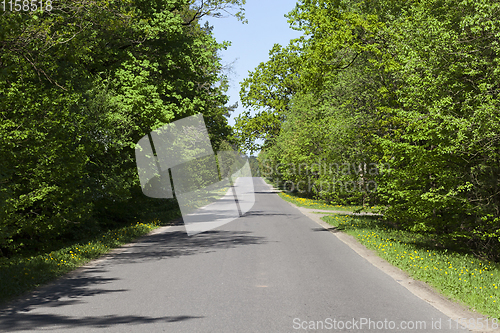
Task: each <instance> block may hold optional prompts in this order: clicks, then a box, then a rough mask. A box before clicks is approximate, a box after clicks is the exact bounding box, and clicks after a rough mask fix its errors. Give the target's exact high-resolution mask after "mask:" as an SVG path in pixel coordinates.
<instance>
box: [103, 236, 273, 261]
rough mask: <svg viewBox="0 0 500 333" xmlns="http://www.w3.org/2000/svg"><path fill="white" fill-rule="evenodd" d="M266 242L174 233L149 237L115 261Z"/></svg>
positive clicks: (201, 251)
mask: <svg viewBox="0 0 500 333" xmlns="http://www.w3.org/2000/svg"><path fill="white" fill-rule="evenodd" d="M265 242H266V241H265V239H264V237H257V236H252V235H251V232H249V231H225V230H211V231H206V232H203V233H200V234H197V235H195V236H188V235H187V234H186V232H185V231H173V232H165V233H161V234H156V235H151V236H148V237H147V238H145V239H144V240H142V241H141V242H139V243H137V244H135V246H134V247H132V248H131V249H130V250H128V251H126V252H122V253H120V254H117V255H116V256H115V257H114V258H113V260H114V262H116V263H121V264H129V263H134V262H144V261H146V260H162V259H165V258H168V257H181V256H187V255H194V254H198V253H206V252H211V251H213V250H215V249H227V248H235V247H238V246H244V245H255V244H263V243H265Z"/></svg>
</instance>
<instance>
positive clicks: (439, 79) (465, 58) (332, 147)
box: [238, 0, 500, 260]
mask: <svg viewBox="0 0 500 333" xmlns="http://www.w3.org/2000/svg"><path fill="white" fill-rule="evenodd" d="M499 14H500V4H498V3H495V2H491V1H485V0H484V1H483V0H471V1H459V2H457V1H452V0H444V1H441V0H439V1H438V0H419V1H412V2H397V1H392V0H365V1H333V0H302V1H299V2H298V4H297V6H296V8H295V9H294V10H293V11H291V12H290V13H289V14H288V18H289V22H290V24H291V26H292V28H294V29H297V30H300V31H303V33H304V36H303V37H302V38H300V39H298V40H296V41H294V43H292V44H291V45H300V47H296V48H294V49H290V50H287V49H280V52H288V53H289V54H290V56H289V57H288V58H292V56H293V59H298V61H297V62H291V61H289V62H283V63H284V64H285V68H283V67H277V66H274V63H273V61H272V60H270V61H269V62H268V63H266V64H261V65H260V66H259V67H258V68H257V69H256V71H255V72H254V73H251V74H250V76H249V78H247V79H246V80H245V81H244V82H243V83H242V91H244V92H245V94H243V95H242V97H245V98H246V97H252V98H250V99H248V103H247V105H246V106H247V107H252V108H255V109H257V108H259V107H262V106H263V105H265V104H263V101H268V100H270V99H269V98H267V97H266V96H267V95H266V94H267V92H268V91H270V90H269V89H268V88H267V86H266V85H265V84H262V83H261V81H263V80H261V79H260V78H261V77H265V78H268V79H269V78H273V71H274V74H275V75H276V76H277V77H282V73H287V68H286V66H288V70H289V71H291V72H292V73H293V75H292V76H291V78H292V79H293V82H294V83H295V85H294V87H295V89H294V90H293V91H291V92H290V94H283V92H284V91H286V90H285V88H286V87H287V81H285V80H283V79H280V80H277V81H274V82H273V81H271V80H268V82H272V83H273V85H272V87H273V89H274V90H273V91H276V92H279V94H276V95H275V96H276V98H277V99H278V100H279V101H281V102H282V103H281V104H279V108H276V106H275V105H278V104H273V107H268V109H269V110H273V111H274V110H277V109H279V118H277V119H279V120H277V121H273V120H272V119H266V117H262V116H261V113H257V114H256V116H254V117H251V116H250V114H251V112H250V111H249V112H248V113H247V114H246V115H245V116H244V117H243V118H242V119H241V122H240V123H239V124H238V126H239V133H241V135H242V138H241V139H240V142H245V145H244V148H247V149H248V147H251V144H249V143H248V141H252V140H254V139H255V138H266V141H265V143H266V144H265V145H264V147H263V151H262V152H261V153H260V154H259V160H260V163H261V170H269V171H270V172H269V174H267V176H269V177H271V178H275V179H278V180H280V181H281V182H282V183H284V182H287V181H288V182H289V183H290V184H293V185H294V186H293V187H294V188H295V190H297V187H298V186H297V184H304V183H306V184H308V186H307V191H306V193H304V194H305V195H309V196H313V197H317V198H321V199H323V200H327V201H331V202H334V203H337V204H350V203H356V204H361V205H374V204H383V205H385V206H386V211H385V214H384V216H385V218H386V219H388V220H391V221H393V222H394V223H397V224H398V225H399V226H401V227H404V228H407V229H408V230H415V231H417V230H420V231H430V232H436V233H441V234H448V235H451V237H453V239H454V240H455V241H457V242H461V243H464V244H467V245H468V246H470V247H471V248H473V249H474V251H475V254H476V255H478V256H487V257H489V258H492V259H495V260H498V259H499V257H498V253H500V252H499V250H500V224H499V223H500V222H499V221H500V196H499V193H500V187H499V186H500V183H499V180H498V179H499V175H500V163H499V162H500V161H499V147H500V145H499V144H500V143H499V140H498V138H500V135H499V134H500V133H499V128H500V122H499V121H500V117H499V111H498V110H500V105H499V102H500V100H499V93H500V86H499V82H500V77H499V75H500V66H499V62H500V61H499V59H500V49H499V48H500V43H499V42H500V25H499V22H498V20H497V17H498V15H499ZM281 58H283V59H287V57H286V56H285V55H281ZM264 82H265V81H264ZM243 88H244V89H243ZM253 96H256V97H253ZM284 97H286V98H284ZM267 104H269V103H267ZM259 131H260V132H259ZM255 133H259V136H256V135H254V134H255ZM261 133H264V134H265V135H262V134H261ZM269 133H272V135H270V134H269ZM267 136H269V137H272V140H268V139H267ZM245 140H246V141H245ZM300 165H305V166H306V168H304V167H303V168H302V170H301V171H299V168H298V166H300ZM323 165H326V167H327V168H326V169H325V168H323V169H322V170H320V169H319V168H320V166H323ZM365 165H367V166H368V168H366V169H365ZM332 166H334V168H333V169H335V166H340V169H341V170H346V172H332V171H330V169H332V168H331V167H332ZM306 169H307V172H304V170H306ZM370 169H372V170H376V171H374V172H369V170H370ZM368 183H370V184H372V185H373V184H375V186H372V187H371V188H370V191H367V188H366V185H367V184H368ZM309 184H312V185H309ZM335 184H339V185H340V186H338V187H336V188H335V190H333V189H332V188H333V185H335ZM322 185H324V186H323V187H322ZM345 185H348V187H346V186H345ZM353 185H354V187H351V186H353ZM325 186H326V188H327V190H325ZM349 187H350V189H351V190H349ZM356 187H357V190H355V191H352V189H353V188H356ZM374 187H375V190H374V191H371V190H373V189H374ZM363 190H364V191H363ZM299 191H300V190H299Z"/></svg>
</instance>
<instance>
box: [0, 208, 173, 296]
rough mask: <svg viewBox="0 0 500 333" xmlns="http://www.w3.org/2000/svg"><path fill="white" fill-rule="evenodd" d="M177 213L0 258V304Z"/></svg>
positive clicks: (51, 279)
mask: <svg viewBox="0 0 500 333" xmlns="http://www.w3.org/2000/svg"><path fill="white" fill-rule="evenodd" d="M177 216H180V213H179V214H177V213H176V212H173V213H172V214H171V217H170V219H169V220H168V221H165V222H163V223H161V222H160V220H159V219H153V220H151V221H150V222H147V223H142V222H136V223H131V224H128V225H124V226H121V227H118V228H115V229H113V230H109V231H106V232H101V233H99V234H96V235H94V236H93V237H91V238H89V239H86V240H81V241H77V242H73V243H72V244H69V245H67V246H63V247H60V248H59V249H57V250H54V251H51V252H48V253H40V254H35V255H31V256H29V257H28V256H16V257H12V258H9V259H6V258H2V259H1V261H0V281H1V282H2V283H1V284H0V304H2V305H3V304H4V303H6V302H8V301H10V300H12V299H14V298H15V297H17V296H20V295H22V294H24V293H26V292H29V291H32V290H34V289H35V288H36V287H38V286H40V285H42V284H45V283H48V282H50V281H53V280H54V279H56V278H58V277H60V276H62V275H64V274H66V273H68V272H70V271H72V270H74V269H75V268H77V267H80V266H82V265H84V264H86V263H88V262H89V261H91V260H93V259H97V258H99V257H100V256H102V255H103V254H106V253H107V252H109V251H110V250H111V249H113V248H116V247H120V246H122V245H124V244H127V243H130V242H132V241H134V240H135V239H137V238H138V237H140V236H142V235H145V234H147V233H149V232H150V231H151V230H153V229H156V228H158V227H160V226H162V225H168V224H169V223H171V221H172V220H173V219H174V218H175V217H177Z"/></svg>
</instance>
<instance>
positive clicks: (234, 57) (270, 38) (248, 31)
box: [208, 0, 301, 125]
mask: <svg viewBox="0 0 500 333" xmlns="http://www.w3.org/2000/svg"><path fill="white" fill-rule="evenodd" d="M295 3H296V1H295V0H268V1H264V0H247V3H246V5H245V17H246V19H247V20H248V24H242V23H241V22H239V21H238V20H236V18H234V17H226V18H219V19H215V18H208V22H209V24H210V25H212V26H213V27H214V30H213V34H214V36H215V38H216V40H217V41H218V42H222V41H224V40H227V41H230V42H231V46H230V47H229V48H228V49H227V51H222V52H221V56H222V63H223V64H229V63H231V62H233V61H235V62H234V64H233V68H232V73H230V77H229V79H230V88H229V91H228V92H227V94H228V96H229V98H230V100H229V104H234V103H235V102H236V101H239V100H240V98H239V91H240V84H239V83H240V82H241V81H243V79H244V78H246V77H247V76H248V71H253V70H254V69H255V67H257V66H258V65H259V63H261V62H265V61H267V60H268V59H269V50H270V49H271V48H272V47H273V45H274V44H276V43H278V44H281V45H287V44H288V42H289V41H290V39H293V38H298V37H300V35H301V33H300V32H299V31H295V30H292V29H291V28H290V25H289V24H288V22H287V19H286V18H285V17H284V15H285V14H286V13H288V12H289V11H291V10H292V9H293V8H295ZM239 104H240V106H239V108H238V109H237V110H236V111H235V112H233V114H232V116H231V119H230V120H229V124H230V125H233V124H234V117H235V116H236V115H237V114H239V113H240V112H241V111H243V107H242V106H241V102H240V101H239Z"/></svg>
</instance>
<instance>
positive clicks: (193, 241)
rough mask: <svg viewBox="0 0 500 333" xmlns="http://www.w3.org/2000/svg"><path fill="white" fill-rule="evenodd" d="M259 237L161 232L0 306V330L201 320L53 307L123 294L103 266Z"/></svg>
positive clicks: (237, 243)
mask: <svg viewBox="0 0 500 333" xmlns="http://www.w3.org/2000/svg"><path fill="white" fill-rule="evenodd" d="M265 242H266V241H265V239H264V237H256V236H252V235H251V232H246V231H223V230H212V231H208V232H204V233H201V234H198V235H196V236H187V234H186V232H185V231H173V232H165V233H161V234H156V235H150V236H148V237H146V238H143V239H142V240H141V241H140V242H138V243H137V244H135V245H134V246H133V247H130V248H128V249H126V250H125V251H123V252H120V253H117V254H114V255H112V256H111V257H110V258H109V259H108V260H106V261H104V262H99V263H98V264H97V265H96V266H94V267H90V268H85V269H83V270H81V271H79V272H74V273H73V274H71V275H70V276H67V277H65V278H61V279H59V280H57V281H56V282H55V283H52V284H50V285H47V286H45V287H43V288H40V289H39V290H37V291H35V292H34V293H32V294H30V295H29V296H27V297H24V298H22V299H19V300H17V301H16V302H13V303H11V304H9V305H6V306H4V307H3V308H2V309H0V332H16V331H35V330H40V329H54V328H57V329H69V328H76V327H89V328H91V327H109V326H112V325H118V324H128V325H134V324H146V323H152V322H167V323H168V322H176V321H183V320H189V319H196V318H202V317H199V316H188V315H186V316H165V317H147V316H137V315H124V316H120V315H112V316H87V317H73V316H66V315H58V314H54V313H53V312H55V311H56V310H54V311H53V310H47V312H49V311H50V312H52V313H50V314H49V313H43V311H44V309H48V308H58V307H62V306H67V305H70V306H71V305H77V304H79V303H82V302H85V298H86V297H91V296H96V295H101V294H107V293H122V292H127V291H128V290H127V289H113V288H112V286H113V282H115V281H116V280H119V279H117V278H105V277H103V275H104V273H106V269H105V267H106V266H107V265H116V264H128V263H135V262H144V261H147V260H161V259H165V258H169V257H180V256H185V255H194V254H198V253H206V252H211V251H214V250H216V249H227V248H235V247H238V246H244V245H252V244H263V243H265Z"/></svg>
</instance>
